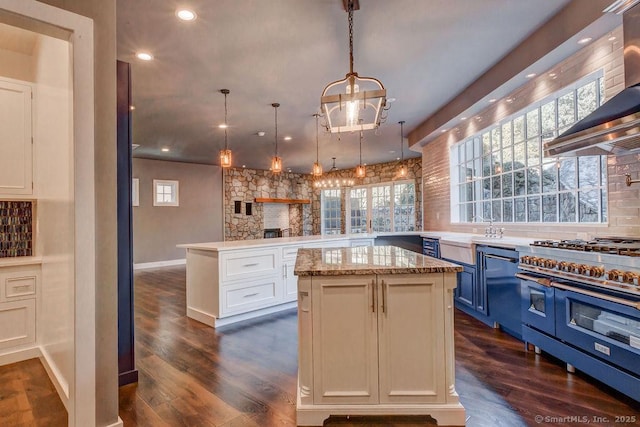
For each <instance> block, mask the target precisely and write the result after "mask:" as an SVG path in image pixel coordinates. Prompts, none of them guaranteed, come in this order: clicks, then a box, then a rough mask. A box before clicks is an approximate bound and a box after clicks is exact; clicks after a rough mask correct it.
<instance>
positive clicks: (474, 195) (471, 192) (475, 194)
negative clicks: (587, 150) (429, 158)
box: [451, 72, 607, 223]
mask: <svg viewBox="0 0 640 427" xmlns="http://www.w3.org/2000/svg"><path fill="white" fill-rule="evenodd" d="M603 80H604V79H603V77H602V73H601V72H600V73H597V75H591V76H588V77H586V78H585V79H582V80H581V81H579V82H577V83H575V84H574V85H572V86H571V87H568V88H565V89H563V90H561V91H559V92H557V93H556V94H554V95H552V96H550V97H548V98H546V99H544V100H542V101H540V102H538V103H536V104H533V105H531V106H530V107H528V108H527V109H525V110H524V111H521V112H518V113H516V114H515V115H513V116H511V117H508V118H507V119H505V120H503V121H502V122H500V123H496V124H494V125H493V126H491V127H489V128H487V129H485V130H484V131H482V132H480V133H479V134H477V135H474V136H472V137H471V138H468V139H467V140H465V141H462V142H460V143H458V144H456V145H454V146H453V147H452V148H451V178H452V179H451V185H452V189H451V204H452V206H451V220H452V222H462V223H464V222H478V221H486V220H489V219H493V220H494V221H497V222H515V223H517V222H541V223H602V222H606V221H607V169H606V166H607V164H606V157H605V156H588V157H577V158H576V157H567V158H563V157H560V158H546V157H544V153H543V145H544V143H545V142H547V141H549V140H552V139H554V138H555V137H556V136H558V135H559V134H562V133H563V132H564V131H565V130H567V129H568V128H569V127H570V126H571V125H573V124H574V123H575V122H576V121H578V120H580V119H582V118H584V117H585V116H586V115H588V114H589V113H590V112H592V111H593V110H595V109H596V108H597V106H598V105H601V104H602V103H603V102H604V100H603V94H604V82H603Z"/></svg>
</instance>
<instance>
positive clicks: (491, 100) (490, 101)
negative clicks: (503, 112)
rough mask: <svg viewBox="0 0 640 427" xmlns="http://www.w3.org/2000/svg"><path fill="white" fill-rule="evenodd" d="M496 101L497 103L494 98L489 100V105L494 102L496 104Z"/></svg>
mask: <svg viewBox="0 0 640 427" xmlns="http://www.w3.org/2000/svg"><path fill="white" fill-rule="evenodd" d="M496 101H497V99H495V98H491V99H490V100H489V104H493V103H494V102H496Z"/></svg>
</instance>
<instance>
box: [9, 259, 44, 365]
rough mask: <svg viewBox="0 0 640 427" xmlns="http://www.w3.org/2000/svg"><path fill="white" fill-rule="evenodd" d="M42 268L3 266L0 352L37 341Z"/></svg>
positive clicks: (21, 347) (35, 266) (13, 349)
mask: <svg viewBox="0 0 640 427" xmlns="http://www.w3.org/2000/svg"><path fill="white" fill-rule="evenodd" d="M39 281H40V265H21V266H10V267H0V353H5V352H12V351H15V350H19V349H24V348H25V347H29V346H32V345H34V344H35V342H36V295H37V292H38V286H39Z"/></svg>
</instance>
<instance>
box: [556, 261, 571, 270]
mask: <svg viewBox="0 0 640 427" xmlns="http://www.w3.org/2000/svg"><path fill="white" fill-rule="evenodd" d="M558 270H562V271H569V263H568V262H567V261H560V264H558Z"/></svg>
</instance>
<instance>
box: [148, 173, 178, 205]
mask: <svg viewBox="0 0 640 427" xmlns="http://www.w3.org/2000/svg"><path fill="white" fill-rule="evenodd" d="M158 185H169V186H171V187H173V190H174V191H173V192H172V195H173V198H172V200H171V201H170V202H159V201H158V198H157V194H158V192H157V189H158ZM179 201H180V198H179V182H178V181H171V180H166V179H154V180H153V206H179V205H180V203H179Z"/></svg>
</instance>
